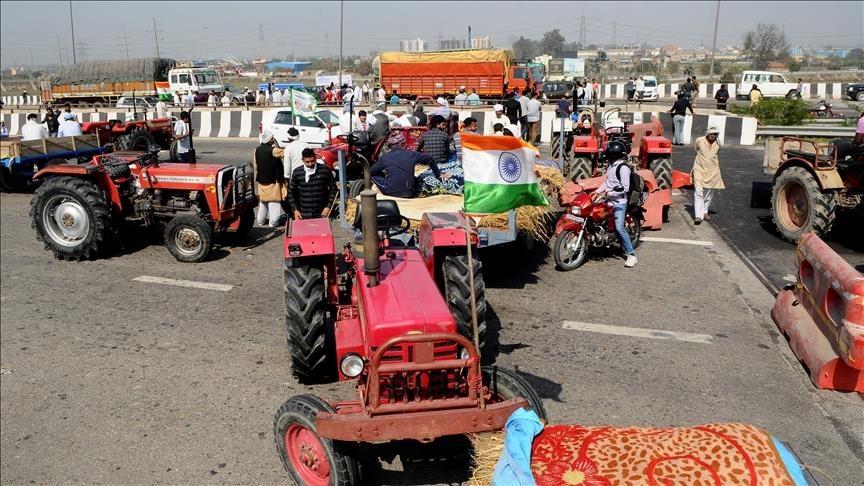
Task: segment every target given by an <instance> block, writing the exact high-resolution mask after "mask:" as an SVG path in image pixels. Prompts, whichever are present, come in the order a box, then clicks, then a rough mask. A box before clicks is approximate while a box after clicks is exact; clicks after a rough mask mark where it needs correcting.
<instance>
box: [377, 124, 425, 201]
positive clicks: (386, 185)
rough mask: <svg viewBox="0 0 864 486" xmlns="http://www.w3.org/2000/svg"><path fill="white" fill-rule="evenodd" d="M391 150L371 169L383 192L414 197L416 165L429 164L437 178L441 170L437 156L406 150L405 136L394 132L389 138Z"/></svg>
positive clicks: (380, 190)
mask: <svg viewBox="0 0 864 486" xmlns="http://www.w3.org/2000/svg"><path fill="white" fill-rule="evenodd" d="M387 145H388V147H389V149H390V150H389V151H388V152H387V153H386V154H384V155H382V156H381V157H379V158H378V161H376V162H375V164H374V165H373V166H372V168H371V169H370V171H369V172H370V173H371V174H372V182H373V183H374V184H375V187H376V188H377V190H378V191H379V192H381V194H384V195H385V196H393V197H414V185H415V179H414V167H416V165H417V164H423V165H428V166H429V167H430V168H431V169H432V172H433V173H434V174H435V177H436V178H437V179H441V172H440V171H439V170H438V164H437V163H436V162H435V158H434V157H432V156H431V155H429V154H424V153H421V152H414V151H412V150H406V141H405V136H404V135H402V134H401V133H399V132H394V133H392V134H391V135H390V137H389V138H388V139H387Z"/></svg>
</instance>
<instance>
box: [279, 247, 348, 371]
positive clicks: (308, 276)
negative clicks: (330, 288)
mask: <svg viewBox="0 0 864 486" xmlns="http://www.w3.org/2000/svg"><path fill="white" fill-rule="evenodd" d="M284 293H285V334H286V337H287V341H288V353H289V354H290V355H291V369H292V371H293V372H294V376H296V377H297V378H298V379H299V380H300V381H301V382H303V383H318V382H323V381H326V380H327V379H328V378H330V377H331V376H332V375H333V373H334V372H335V370H336V352H335V349H334V347H333V342H332V336H331V335H330V334H331V327H332V326H331V323H330V318H329V317H328V316H327V301H326V295H325V285H324V272H323V271H322V270H321V269H320V268H317V267H313V266H310V265H304V266H298V267H294V266H291V264H290V261H288V260H286V262H285V268H284Z"/></svg>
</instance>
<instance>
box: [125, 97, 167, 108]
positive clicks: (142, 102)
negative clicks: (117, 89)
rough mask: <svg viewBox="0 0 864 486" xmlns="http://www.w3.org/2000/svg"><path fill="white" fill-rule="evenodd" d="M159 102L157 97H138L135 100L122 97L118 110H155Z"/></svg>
mask: <svg viewBox="0 0 864 486" xmlns="http://www.w3.org/2000/svg"><path fill="white" fill-rule="evenodd" d="M158 102H159V98H157V97H155V96H136V97H134V98H133V97H131V96H121V97H120V98H119V99H117V108H133V107H134V108H138V109H148V108H155V107H156V103H158Z"/></svg>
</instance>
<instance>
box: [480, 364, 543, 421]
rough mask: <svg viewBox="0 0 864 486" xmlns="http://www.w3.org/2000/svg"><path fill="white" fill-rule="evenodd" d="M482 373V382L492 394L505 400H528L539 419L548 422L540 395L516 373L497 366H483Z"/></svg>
mask: <svg viewBox="0 0 864 486" xmlns="http://www.w3.org/2000/svg"><path fill="white" fill-rule="evenodd" d="M482 372H483V382H484V384H485V385H486V386H488V387H489V389H490V391H491V392H492V393H494V394H497V395H499V396H501V397H503V398H505V399H510V398H514V397H522V398H524V399H526V400H528V405H529V406H530V407H531V409H533V410H534V412H536V413H537V416H538V417H539V418H540V419H542V420H548V417H547V415H546V408H545V407H544V406H543V400H542V399H541V398H540V395H538V394H537V391H535V390H534V387H532V386H531V384H530V383H528V381H526V380H525V378H522V377H521V376H519V374H518V373H517V372H516V371H514V370H510V369H507V368H500V367H498V366H483V367H482Z"/></svg>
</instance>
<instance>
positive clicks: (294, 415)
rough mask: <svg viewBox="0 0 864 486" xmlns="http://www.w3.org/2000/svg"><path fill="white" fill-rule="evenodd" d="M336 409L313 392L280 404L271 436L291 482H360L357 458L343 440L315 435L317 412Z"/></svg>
mask: <svg viewBox="0 0 864 486" xmlns="http://www.w3.org/2000/svg"><path fill="white" fill-rule="evenodd" d="M321 412H324V413H336V410H335V409H334V408H333V407H332V406H330V404H328V403H327V402H325V401H324V400H322V399H320V398H318V397H316V396H314V395H297V396H295V397H291V399H289V400H288V401H286V402H285V403H283V404H282V406H281V407H279V410H277V411H276V416H275V417H274V418H273V438H274V440H275V442H276V452H277V453H278V454H279V458H280V459H281V460H282V466H283V467H284V468H285V470H286V471H288V475H289V476H291V479H292V480H293V481H294V484H305V485H309V486H330V485H334V486H352V485H355V484H360V468H359V465H358V463H357V460H356V459H355V458H354V457H352V456H351V455H350V454H348V453H347V447H346V444H342V443H340V442H338V441H333V440H331V439H325V438H323V437H320V436H319V435H318V429H317V427H316V426H315V419H316V417H317V416H318V414H319V413H321Z"/></svg>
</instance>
